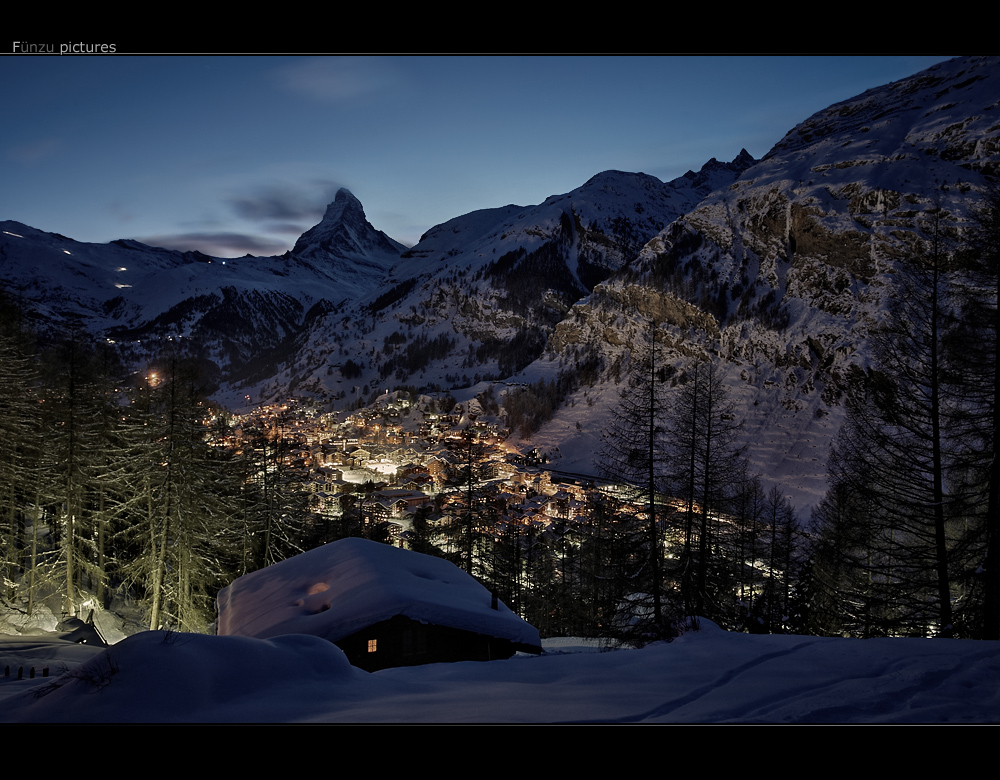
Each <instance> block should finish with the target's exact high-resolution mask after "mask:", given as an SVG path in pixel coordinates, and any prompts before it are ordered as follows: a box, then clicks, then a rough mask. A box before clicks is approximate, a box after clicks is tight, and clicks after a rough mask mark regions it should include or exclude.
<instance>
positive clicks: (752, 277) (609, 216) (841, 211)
mask: <svg viewBox="0 0 1000 780" xmlns="http://www.w3.org/2000/svg"><path fill="white" fill-rule="evenodd" d="M998 109H1000V60H998V59H997V58H983V57H971V58H958V59H955V60H952V61H949V62H946V63H942V64H940V65H937V66H935V67H933V68H931V69H929V70H927V71H924V72H922V73H919V74H916V75H915V76H913V77H911V78H908V79H904V80H902V81H899V82H895V83H893V84H889V85H886V86H884V87H880V88H877V89H872V90H869V91H867V92H865V93H864V94H862V95H859V96H858V97H856V98H852V99H851V100H847V101H844V102H842V103H838V104H836V105H833V106H831V107H830V108H828V109H826V110H824V111H821V112H819V113H817V114H815V115H814V116H812V117H809V118H807V119H806V120H805V121H803V122H802V123H801V124H799V125H798V126H796V127H795V128H793V129H792V130H791V131H790V132H789V133H788V134H787V135H786V136H785V137H784V138H783V139H781V140H780V141H779V142H778V143H777V144H776V145H775V146H774V148H773V149H772V150H771V151H770V152H769V153H768V154H767V155H766V156H765V157H764V159H762V160H760V161H755V160H753V159H752V158H751V157H750V155H748V154H746V153H745V152H743V153H741V154H740V155H739V156H738V157H737V158H736V159H735V160H733V161H732V162H730V163H720V162H718V161H716V160H711V161H709V162H708V163H707V164H706V165H705V166H704V167H703V168H702V169H701V171H699V172H697V173H695V172H691V171H689V172H688V173H687V174H685V175H684V176H682V177H679V178H678V179H676V180H674V181H672V182H667V183H664V182H661V181H659V180H658V179H656V178H654V177H652V176H648V175H645V174H641V173H625V172H620V171H606V172H604V173H600V174H598V175H596V176H594V177H593V178H592V179H590V180H589V181H588V182H586V183H585V184H583V185H582V186H581V187H579V188H578V189H576V190H574V191H572V192H570V193H566V194H564V195H553V196H551V197H549V198H547V199H546V200H545V201H544V202H543V203H541V204H538V205H535V206H515V205H508V206H503V207H499V208H494V209H485V210H481V211H476V212H472V213H470V214H466V215H463V216H459V217H456V218H454V219H452V220H449V221H447V222H445V223H443V224H441V225H437V226H435V227H434V228H432V229H430V230H429V231H427V233H426V234H425V235H424V236H423V237H422V238H421V240H420V242H419V243H418V244H417V245H416V246H414V247H412V248H410V249H406V248H405V247H403V246H402V245H400V244H398V243H396V242H394V241H393V240H392V239H390V238H388V237H387V236H386V235H385V234H384V233H382V232H381V231H378V230H376V229H375V228H374V227H372V226H371V225H370V224H369V223H368V221H367V219H366V218H365V215H364V210H363V209H362V207H361V204H360V203H359V202H358V201H357V199H356V198H354V196H353V195H351V194H350V193H349V192H347V191H346V190H341V191H340V192H339V193H338V194H337V196H336V199H335V201H334V202H333V203H332V204H330V206H329V207H328V209H327V211H326V214H325V216H324V218H323V220H322V221H321V222H320V223H319V224H318V225H317V226H316V227H314V228H312V229H311V230H309V231H307V232H306V233H305V234H303V235H302V237H301V238H300V239H299V240H298V241H297V242H296V244H295V247H294V248H293V250H292V251H291V252H289V253H286V254H285V255H284V256H282V257H250V256H247V257H244V258H240V259H237V260H228V261H225V262H223V261H222V260H220V259H217V258H209V257H206V256H205V255H202V254H200V253H196V252H185V253H182V252H176V251H170V250H165V249H156V248H153V247H148V246H145V245H143V244H140V243H138V242H135V241H128V240H123V241H116V242H113V243H111V244H107V245H93V244H80V243H78V242H75V241H72V240H71V239H68V238H65V237H64V236H60V235H58V234H51V233H44V232H42V231H38V230H35V229H33V228H30V227H27V226H24V225H20V224H18V223H14V222H5V223H2V224H0V230H2V232H0V284H3V285H4V286H5V287H6V288H7V290H8V291H9V292H10V293H11V294H13V295H15V296H17V297H19V298H20V299H21V300H23V301H24V302H25V303H26V304H27V305H28V306H29V308H33V309H34V310H35V312H36V316H37V317H38V323H39V325H40V326H43V329H44V327H48V326H54V325H57V324H59V323H62V322H65V321H66V320H67V318H74V319H80V320H82V321H83V322H84V323H85V324H86V326H87V327H88V328H90V329H91V330H92V331H93V332H94V333H95V334H98V335H100V336H103V337H106V338H108V339H112V340H115V341H116V342H119V343H127V344H128V345H130V346H128V347H127V352H126V356H127V357H128V358H129V359H131V360H133V361H135V362H138V361H140V360H142V359H143V358H144V357H145V356H147V355H149V354H152V353H153V352H155V351H156V350H158V349H161V348H162V347H163V340H164V339H167V338H173V339H174V340H175V341H177V342H179V343H182V344H184V345H185V346H186V347H187V348H189V349H190V350H191V351H192V352H195V353H196V354H199V355H201V356H202V357H203V358H204V359H206V360H208V361H211V362H212V363H214V364H215V365H216V366H218V369H219V381H220V384H221V390H220V392H219V395H218V397H219V398H220V399H221V400H224V401H226V400H228V401H230V402H233V401H234V399H237V398H238V399H241V400H242V398H243V396H244V394H250V395H251V396H252V397H253V400H254V401H257V400H265V399H267V398H269V397H275V396H280V395H282V394H284V393H288V392H290V391H294V392H297V393H303V392H309V393H313V394H316V395H318V396H322V397H324V398H326V399H327V400H329V401H330V402H331V403H333V404H339V405H346V404H347V403H349V402H350V401H351V400H353V399H354V398H356V397H357V396H358V395H359V394H362V393H365V394H368V393H370V394H374V393H376V392H380V391H382V390H384V389H385V387H387V386H388V387H392V386H394V385H400V384H405V385H412V386H415V387H417V388H419V387H421V386H433V385H440V386H442V387H444V388H447V389H452V390H454V392H455V393H456V395H460V394H461V391H460V390H459V388H463V387H473V386H475V385H476V383H478V382H480V381H483V380H487V379H514V380H515V381H534V380H538V379H552V378H555V377H556V376H557V375H558V374H559V372H563V374H564V375H565V374H566V373H567V372H572V371H576V372H577V374H578V378H580V377H582V373H581V372H582V371H583V368H584V367H585V368H586V377H585V379H581V381H584V383H585V386H583V387H580V388H579V389H578V390H577V391H576V394H575V395H571V396H569V397H567V399H566V404H565V406H564V407H563V408H562V409H561V410H559V411H558V412H557V413H556V414H555V417H554V418H553V419H552V421H551V422H550V423H549V424H548V425H547V426H546V427H544V428H543V429H542V430H541V431H540V432H538V433H537V434H536V436H535V441H536V442H538V443H546V444H548V445H549V446H550V447H553V448H554V447H556V446H558V447H559V448H560V451H561V453H562V455H563V458H564V465H567V466H572V467H574V468H576V469H579V470H584V471H589V470H590V469H591V468H592V465H593V464H592V458H593V453H594V451H595V449H596V446H595V445H596V439H595V436H597V435H598V431H599V430H600V427H601V426H600V420H601V419H602V418H601V415H602V413H603V410H606V409H607V408H608V407H609V405H610V404H612V403H614V402H615V400H616V399H617V394H618V389H619V384H618V383H619V382H620V381H621V377H622V372H623V371H626V370H627V367H628V356H629V354H630V350H631V348H632V347H633V346H634V344H635V343H636V340H637V339H638V338H639V336H640V334H642V333H645V332H646V330H647V328H648V322H649V321H650V319H651V318H655V319H656V320H657V321H659V322H661V323H663V325H664V327H665V328H667V329H668V330H669V341H670V343H671V346H672V351H671V352H670V353H669V359H670V360H672V361H674V362H676V363H678V364H679V363H681V362H683V361H685V360H689V359H690V358H691V357H693V356H697V355H699V354H700V355H706V354H708V353H715V354H718V355H720V356H721V357H722V358H723V361H724V370H725V373H726V375H727V379H728V382H729V386H730V388H731V389H732V394H733V396H734V399H735V400H736V401H738V402H742V406H743V408H745V409H747V410H748V411H747V415H746V420H745V422H746V427H747V430H748V433H749V435H750V439H751V441H752V442H753V450H752V456H753V463H754V465H755V466H757V468H759V469H760V470H762V471H763V472H764V473H765V474H767V475H770V476H772V477H773V478H774V479H776V480H783V481H785V482H786V483H790V482H792V481H794V482H795V483H797V484H798V485H799V486H800V491H801V495H800V496H799V498H800V503H802V502H805V503H811V502H814V501H815V500H816V499H818V497H819V496H820V495H821V493H822V491H823V490H824V489H825V484H824V475H825V469H826V457H827V450H828V446H829V442H830V440H831V438H832V436H833V435H834V434H835V432H836V430H837V429H838V427H839V424H840V421H841V420H842V417H843V407H842V405H841V404H842V394H843V388H844V378H845V377H846V376H847V374H848V373H849V372H850V371H852V366H863V365H864V364H865V363H866V360H867V357H866V354H867V353H866V345H865V339H866V334H867V331H868V327H869V325H870V323H871V322H872V321H873V319H874V318H876V317H877V316H878V313H879V312H880V310H881V308H882V304H883V301H882V296H883V281H884V278H885V275H886V274H889V273H891V272H892V269H893V266H894V263H895V262H896V261H897V260H898V259H900V258H902V257H904V256H906V255H907V254H908V253H911V252H912V251H914V249H915V247H916V246H917V245H918V244H919V242H920V240H921V239H922V238H923V237H924V236H925V234H924V227H923V225H924V223H925V221H926V216H927V214H928V211H929V210H930V209H931V208H932V207H937V208H940V210H941V212H940V213H941V219H942V220H943V221H944V222H945V223H946V226H951V227H954V228H956V229H961V228H962V226H963V225H964V224H965V223H966V221H967V219H968V215H969V212H970V209H972V208H973V207H974V206H975V205H976V203H977V201H978V194H979V193H980V192H981V191H982V190H983V189H984V188H985V187H986V186H987V185H988V184H989V183H990V182H995V181H996V179H997V176H998V175H1000V110H998ZM355 388H358V390H357V391H356V390H355ZM359 391H360V392H359ZM467 392H468V394H470V395H471V394H473V393H474V390H468V391H467ZM584 400H585V401H586V403H579V402H580V401H584ZM584 408H585V409H586V410H587V412H586V417H583V416H582V415H583V413H582V412H581V411H580V410H581V409H584ZM585 422H586V423H588V424H583V423H585Z"/></svg>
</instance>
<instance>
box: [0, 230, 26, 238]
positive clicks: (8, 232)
mask: <svg viewBox="0 0 1000 780" xmlns="http://www.w3.org/2000/svg"><path fill="white" fill-rule="evenodd" d="M4 233H6V234H7V235H8V236H17V237H18V238H24V236H22V235H21V234H20V233H11V232H10V231H9V230H5V231H4Z"/></svg>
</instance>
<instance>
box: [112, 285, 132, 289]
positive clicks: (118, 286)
mask: <svg viewBox="0 0 1000 780" xmlns="http://www.w3.org/2000/svg"><path fill="white" fill-rule="evenodd" d="M131 286H132V285H131V284H116V285H115V287H117V288H118V289H119V290H120V289H121V288H122V287H131Z"/></svg>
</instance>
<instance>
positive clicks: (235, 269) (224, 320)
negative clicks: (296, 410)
mask: <svg viewBox="0 0 1000 780" xmlns="http://www.w3.org/2000/svg"><path fill="white" fill-rule="evenodd" d="M403 249H405V247H404V246H403V245H402V244H399V243H397V242H395V241H392V239H390V238H388V237H387V236H386V235H385V234H384V233H382V232H381V231H377V230H375V229H374V228H373V227H372V226H371V225H370V224H369V223H368V221H367V219H366V218H365V213H364V210H363V209H362V207H361V204H360V202H359V201H358V200H357V198H355V197H354V196H353V195H352V194H351V193H350V192H348V191H347V190H344V189H342V190H340V191H339V192H338V193H337V196H336V199H335V201H334V202H333V203H331V204H330V206H329V208H328V209H327V212H326V215H325V216H324V218H323V220H322V221H321V222H320V223H319V224H318V225H316V226H315V227H313V228H311V229H310V230H309V231H307V232H306V233H304V234H303V235H302V237H301V238H300V239H299V240H298V242H297V243H296V245H295V248H294V250H293V251H292V252H288V253H286V254H285V255H284V256H282V257H251V256H250V255H247V256H246V257H243V258H238V259H229V260H223V259H221V258H212V257H208V256H207V255H204V254H202V253H200V252H179V251H175V250H169V249H159V248H156V247H151V246H147V245H145V244H142V243H140V242H138V241H133V240H119V241H114V242H111V243H110V244H84V243H80V242H78V241H74V240H72V239H70V238H67V237H65V236H62V235H60V234H58V233H46V232H43V231H41V230H36V229H34V228H31V227H28V226H27V225H22V224H20V223H18V222H10V221H8V222H3V223H0V285H2V286H3V288H4V289H5V290H6V291H7V293H8V294H9V295H11V296H12V297H15V298H17V299H18V300H20V301H22V302H23V303H24V304H26V306H27V308H28V310H29V312H30V317H31V318H32V319H33V324H34V325H35V327H36V328H37V329H38V330H39V331H40V332H42V333H43V334H45V333H46V332H50V331H54V330H55V331H57V330H59V329H61V328H64V327H65V326H66V324H67V323H68V322H70V321H74V322H82V323H83V324H84V325H85V326H86V327H87V328H88V329H89V330H90V331H91V332H93V333H94V334H95V335H99V336H102V337H105V338H107V339H109V340H111V341H114V342H115V343H118V344H120V345H122V348H123V350H124V351H125V353H126V357H127V359H129V360H130V361H132V362H140V361H142V360H144V359H146V358H149V357H152V356H155V355H157V354H158V353H159V352H161V351H162V350H163V349H164V348H165V346H166V343H167V342H168V340H169V341H172V342H174V343H177V344H181V345H183V347H184V348H185V349H187V350H188V351H189V352H191V353H193V354H195V355H200V356H201V357H203V358H205V359H207V360H209V361H211V362H212V363H214V364H215V366H216V368H217V369H218V376H219V377H221V378H222V379H226V378H232V377H233V376H239V375H246V374H248V373H250V372H257V373H262V374H263V375H265V376H268V375H270V374H271V373H273V371H274V369H273V365H274V363H273V361H274V360H277V359H279V356H278V355H271V353H272V352H274V351H275V350H279V348H283V347H287V346H288V345H289V344H290V340H291V339H292V338H293V337H294V336H295V335H297V334H298V333H300V332H301V331H302V329H303V328H304V327H305V325H306V324H307V323H308V321H309V319H310V317H314V316H316V315H317V313H319V312H322V311H324V310H326V309H328V308H330V307H333V306H336V305H337V304H340V303H343V302H344V301H345V300H352V299H355V298H358V297H360V296H363V295H365V294H366V293H368V292H369V291H370V290H372V289H375V288H376V287H377V286H378V285H379V284H380V283H381V281H382V279H383V277H384V276H385V273H386V271H387V270H388V269H389V268H390V267H391V266H392V264H393V263H395V262H397V261H398V259H399V253H400V252H401V251H402V250H403ZM281 354H282V355H283V354H284V351H283V349H281Z"/></svg>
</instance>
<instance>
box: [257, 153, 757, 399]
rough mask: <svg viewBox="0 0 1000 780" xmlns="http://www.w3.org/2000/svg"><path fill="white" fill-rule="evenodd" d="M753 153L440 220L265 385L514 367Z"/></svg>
mask: <svg viewBox="0 0 1000 780" xmlns="http://www.w3.org/2000/svg"><path fill="white" fill-rule="evenodd" d="M753 162H754V160H753V158H752V157H751V156H750V155H749V154H747V153H746V152H745V151H744V152H742V153H741V154H740V155H739V156H738V157H737V158H736V159H735V160H733V161H732V162H731V163H720V162H718V161H716V160H714V159H713V160H710V161H709V162H708V163H706V164H705V166H703V168H702V169H701V171H699V172H698V173H694V172H691V171H689V172H688V173H687V174H685V175H684V176H681V177H679V178H678V179H676V180H674V181H672V182H669V183H664V182H661V181H660V180H659V179H656V178H655V177H652V176H648V175H646V174H642V173H624V172H621V171H605V172H604V173H601V174H598V175H596V176H594V177H593V178H592V179H590V180H589V181H588V182H586V183H585V184H584V185H583V186H581V187H579V188H577V189H576V190H574V191H572V192H569V193H567V194H565V195H553V196H551V197H549V198H547V199H546V200H545V201H544V202H543V203H541V204H539V205H537V206H514V205H509V206H505V207H502V208H496V209H484V210H480V211H475V212H472V213H470V214H466V215H464V216H461V217H456V218H454V219H452V220H449V221H448V222H445V223H443V224H441V225H437V226H435V227H434V228H432V229H431V230H429V231H427V233H426V234H425V235H424V236H422V237H421V240H420V242H419V243H418V244H417V245H416V246H414V247H413V248H412V249H410V250H408V251H405V252H403V253H402V255H401V257H400V261H399V263H398V264H396V265H395V266H394V267H393V268H392V270H391V271H390V273H389V275H388V276H387V278H386V280H385V282H384V283H383V284H382V286H381V287H379V288H378V289H377V290H373V291H372V292H371V293H369V295H368V296H366V297H362V298H360V299H359V300H358V301H357V302H356V303H355V304H354V305H351V306H346V307H338V308H337V309H336V310H333V311H331V312H329V313H327V314H325V315H324V316H322V317H317V318H316V320H315V321H314V322H313V323H311V325H310V332H309V334H308V337H306V338H303V339H302V340H301V345H302V349H300V350H299V351H298V353H297V358H296V359H295V360H294V361H289V363H288V364H287V366H286V369H285V371H284V373H283V374H282V375H281V376H279V377H277V378H276V380H275V382H273V383H272V384H270V385H269V386H268V387H267V388H265V390H264V393H263V395H264V396H269V395H273V394H279V393H280V391H281V390H280V389H281V388H284V387H287V386H288V385H290V384H295V385H296V386H297V387H299V388H303V387H304V388H308V389H309V390H312V391H314V392H331V391H332V392H333V394H334V395H335V396H338V395H339V396H343V395H344V393H345V392H346V391H349V390H350V388H351V387H354V386H361V385H366V386H368V387H369V388H370V389H371V390H374V389H375V387H377V386H380V385H382V384H385V383H405V384H412V385H416V386H421V385H427V384H438V385H442V386H446V387H452V386H456V385H460V386H465V385H470V384H474V383H476V382H478V381H480V379H486V378H490V379H500V378H506V377H509V376H511V375H512V374H514V373H516V372H518V371H520V370H521V369H523V368H524V367H525V366H527V365H528V364H530V363H531V362H532V361H533V360H535V359H536V358H537V357H539V356H540V355H541V353H542V351H543V349H544V347H545V344H546V342H547V340H548V338H549V336H550V335H551V333H552V332H553V329H554V328H555V327H556V326H557V324H558V323H559V322H560V321H561V320H562V319H563V317H565V316H566V314H567V313H568V312H569V310H570V307H571V306H572V305H573V304H574V303H576V302H577V301H579V300H580V299H581V298H583V297H584V296H586V295H587V294H588V293H589V292H590V291H591V290H592V289H593V287H594V285H595V284H598V283H599V282H601V281H603V280H605V279H607V278H608V277H609V276H610V275H611V274H613V273H614V272H615V271H617V270H618V269H619V268H621V267H622V266H623V265H625V264H626V263H628V262H629V261H630V260H631V259H633V258H634V257H635V256H636V255H637V254H638V253H639V251H640V250H641V249H642V247H643V245H644V244H645V243H646V242H647V241H648V240H649V239H650V238H652V237H653V236H655V235H656V234H657V233H658V232H659V231H660V230H662V229H663V228H664V227H665V226H666V225H667V224H669V223H670V222H671V221H673V220H674V219H676V218H677V217H678V216H680V215H681V214H683V213H685V212H686V211H688V210H689V209H691V208H693V207H694V206H695V205H696V204H697V203H698V202H699V201H701V200H702V199H703V198H704V197H705V196H706V195H708V194H709V193H711V192H712V191H713V190H715V189H716V188H718V187H720V186H725V185H728V184H731V183H732V182H733V181H734V180H735V178H736V177H737V176H738V175H739V173H740V172H742V171H743V170H745V169H746V168H747V167H748V166H749V165H751V164H753ZM345 367H346V368H347V371H346V373H345V371H344V369H345ZM348 385H349V387H348ZM348 395H349V393H348Z"/></svg>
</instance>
